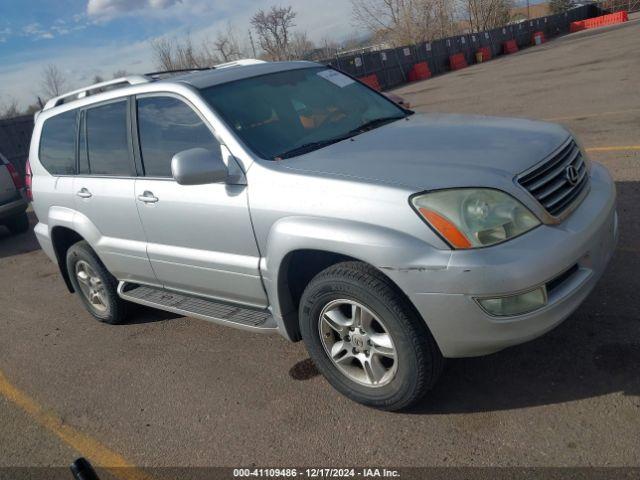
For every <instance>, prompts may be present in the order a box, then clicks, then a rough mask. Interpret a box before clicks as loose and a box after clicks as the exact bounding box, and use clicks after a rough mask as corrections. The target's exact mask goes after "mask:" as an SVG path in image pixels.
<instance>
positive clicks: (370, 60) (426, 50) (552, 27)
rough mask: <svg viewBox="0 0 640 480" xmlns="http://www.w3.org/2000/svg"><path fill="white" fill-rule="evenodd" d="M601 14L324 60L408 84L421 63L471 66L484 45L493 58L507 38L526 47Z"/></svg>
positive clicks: (439, 69)
mask: <svg viewBox="0 0 640 480" xmlns="http://www.w3.org/2000/svg"><path fill="white" fill-rule="evenodd" d="M609 1H616V0H609ZM618 1H621V0H618ZM635 1H637V2H640V0H634V2H635ZM600 13H601V10H600V9H599V8H598V6H597V5H596V4H595V3H593V4H589V5H583V6H580V7H577V8H573V9H571V10H569V11H567V12H565V13H561V14H558V15H549V16H546V17H540V18H535V19H531V20H526V21H524V22H520V23H517V24H513V25H507V26H505V27H503V28H497V29H494V30H489V31H486V32H479V33H469V34H465V35H458V36H455V37H449V38H443V39H440V40H434V41H432V42H424V43H420V44H417V45H406V46H403V47H398V48H389V49H380V50H377V51H372V50H369V51H362V52H359V53H358V52H356V53H350V54H349V55H336V57H335V58H331V59H325V60H324V61H322V63H324V64H327V65H331V66H332V67H334V68H337V69H338V70H341V71H343V72H345V73H348V74H349V75H352V76H354V77H357V78H363V77H368V76H370V75H376V77H377V79H378V83H379V85H380V87H381V88H382V89H383V90H386V89H389V88H393V87H397V86H399V85H402V84H404V83H406V82H407V80H408V78H409V72H410V71H411V69H412V68H413V67H414V65H415V64H417V63H422V62H426V63H427V65H428V66H429V69H430V71H431V73H432V74H433V75H439V74H443V73H446V72H448V71H450V70H451V65H450V58H451V57H452V56H453V55H456V54H462V55H464V57H465V59H466V61H467V64H469V65H471V64H472V63H475V62H476V53H477V52H478V50H480V49H481V48H483V47H485V48H488V49H489V52H490V53H491V57H492V58H494V57H496V56H498V55H502V54H503V53H504V44H505V42H507V41H510V40H515V42H516V43H517V45H518V48H520V49H522V48H526V47H529V46H531V45H532V44H534V39H533V36H534V34H535V33H537V32H543V33H544V36H545V37H546V38H552V37H557V36H559V35H564V34H567V33H569V25H570V24H571V22H575V21H579V20H585V19H587V18H592V17H596V16H598V15H600ZM485 51H486V50H485Z"/></svg>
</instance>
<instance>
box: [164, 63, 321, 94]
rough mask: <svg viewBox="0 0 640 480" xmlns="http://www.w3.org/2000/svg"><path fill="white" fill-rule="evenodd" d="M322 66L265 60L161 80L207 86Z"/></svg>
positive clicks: (201, 86) (197, 86) (200, 86)
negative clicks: (263, 61)
mask: <svg viewBox="0 0 640 480" xmlns="http://www.w3.org/2000/svg"><path fill="white" fill-rule="evenodd" d="M312 67H322V65H321V64H319V63H315V62H306V61H295V62H265V63H256V64H253V65H243V66H234V67H227V68H214V69H211V70H204V71H199V72H192V73H187V74H184V75H176V76H173V77H170V78H166V79H163V80H158V81H159V82H181V83H186V84H188V85H191V86H192V87H195V88H198V89H200V88H207V87H212V86H214V85H220V84H223V83H228V82H233V81H236V80H242V79H245V78H252V77H258V76H260V75H267V74H270V73H277V72H284V71H287V70H299V69H302V68H312Z"/></svg>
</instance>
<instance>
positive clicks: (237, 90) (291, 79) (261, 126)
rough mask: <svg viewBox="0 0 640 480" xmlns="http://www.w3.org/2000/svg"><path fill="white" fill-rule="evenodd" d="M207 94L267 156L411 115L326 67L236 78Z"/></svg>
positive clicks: (230, 122)
mask: <svg viewBox="0 0 640 480" xmlns="http://www.w3.org/2000/svg"><path fill="white" fill-rule="evenodd" d="M202 95H203V96H204V98H205V100H206V101H207V102H209V104H210V105H211V106H212V107H213V108H214V109H215V110H216V111H217V112H218V113H219V114H220V115H221V116H222V118H223V119H224V120H225V121H226V122H227V124H228V125H229V126H230V128H232V129H233V130H234V131H235V132H236V134H237V135H238V136H239V137H240V138H241V139H242V140H243V141H244V142H245V143H246V144H247V145H248V146H249V147H250V148H251V149H252V150H253V151H254V152H255V153H257V154H258V155H259V156H261V157H263V158H267V159H282V158H289V157H293V156H296V155H301V154H303V153H306V152H309V151H312V150H316V149H318V148H322V147H324V146H326V145H329V144H331V143H335V142H338V141H340V140H344V139H345V138H349V137H352V136H354V135H357V134H359V133H362V132H364V131H366V130H370V129H372V128H376V127H378V126H381V125H384V124H385V123H388V122H390V121H393V120H397V119H399V118H404V117H406V116H407V115H408V112H407V111H406V110H403V109H402V108H400V107H398V106H397V105H396V104H394V103H393V102H391V101H389V100H387V99H385V98H384V97H382V96H381V95H378V94H377V93H375V92H373V91H371V90H370V89H369V88H367V87H365V86H364V85H362V84H360V83H358V82H356V81H354V80H353V79H351V78H350V77H348V76H346V75H344V74H342V73H340V72H337V71H335V70H332V69H328V68H325V67H312V68H304V69H299V70H287V71H284V72H278V73H272V74H268V75H262V76H259V77H253V78H247V79H244V80H237V81H234V82H230V83H225V84H222V85H216V86H213V87H209V88H206V89H203V90H202Z"/></svg>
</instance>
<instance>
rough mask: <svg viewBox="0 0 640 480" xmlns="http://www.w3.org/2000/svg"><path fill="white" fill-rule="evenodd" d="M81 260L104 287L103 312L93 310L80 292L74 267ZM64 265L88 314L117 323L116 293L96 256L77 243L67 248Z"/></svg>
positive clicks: (86, 247) (83, 245)
mask: <svg viewBox="0 0 640 480" xmlns="http://www.w3.org/2000/svg"><path fill="white" fill-rule="evenodd" d="M81 260H84V261H85V262H87V263H88V264H89V265H90V266H91V268H92V269H93V271H94V272H95V273H96V275H98V276H99V277H100V279H101V280H102V284H103V285H104V289H105V300H106V303H107V310H106V311H105V312H99V311H97V310H95V308H94V307H93V305H91V303H90V302H89V300H88V299H87V298H86V297H85V295H84V293H83V292H82V289H81V288H80V285H79V283H78V279H77V277H76V274H75V271H76V270H75V266H76V264H77V263H78V262H79V261H81ZM66 263H67V272H68V274H69V279H70V280H71V284H72V285H73V288H74V290H75V291H76V293H77V294H78V296H79V297H80V299H81V300H82V303H83V304H84V305H85V307H86V309H87V310H88V311H89V313H91V315H93V316H94V317H95V318H97V319H98V320H100V321H101V322H106V323H118V320H119V318H118V316H117V312H118V304H117V302H118V301H119V297H118V293H117V291H116V288H115V285H114V282H113V280H112V278H111V277H110V274H109V272H108V271H107V270H106V268H105V267H104V266H103V265H102V262H100V260H99V259H98V258H97V255H96V254H95V253H93V251H92V250H91V249H90V247H88V246H87V245H86V244H85V242H79V243H76V244H75V245H73V246H71V248H69V250H68V251H67V259H66Z"/></svg>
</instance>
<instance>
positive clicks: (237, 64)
mask: <svg viewBox="0 0 640 480" xmlns="http://www.w3.org/2000/svg"><path fill="white" fill-rule="evenodd" d="M259 63H267V62H265V61H264V60H258V59H255V58H242V59H240V60H233V61H231V62H226V63H221V64H219V65H216V68H227V67H244V66H246V65H257V64H259Z"/></svg>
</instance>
